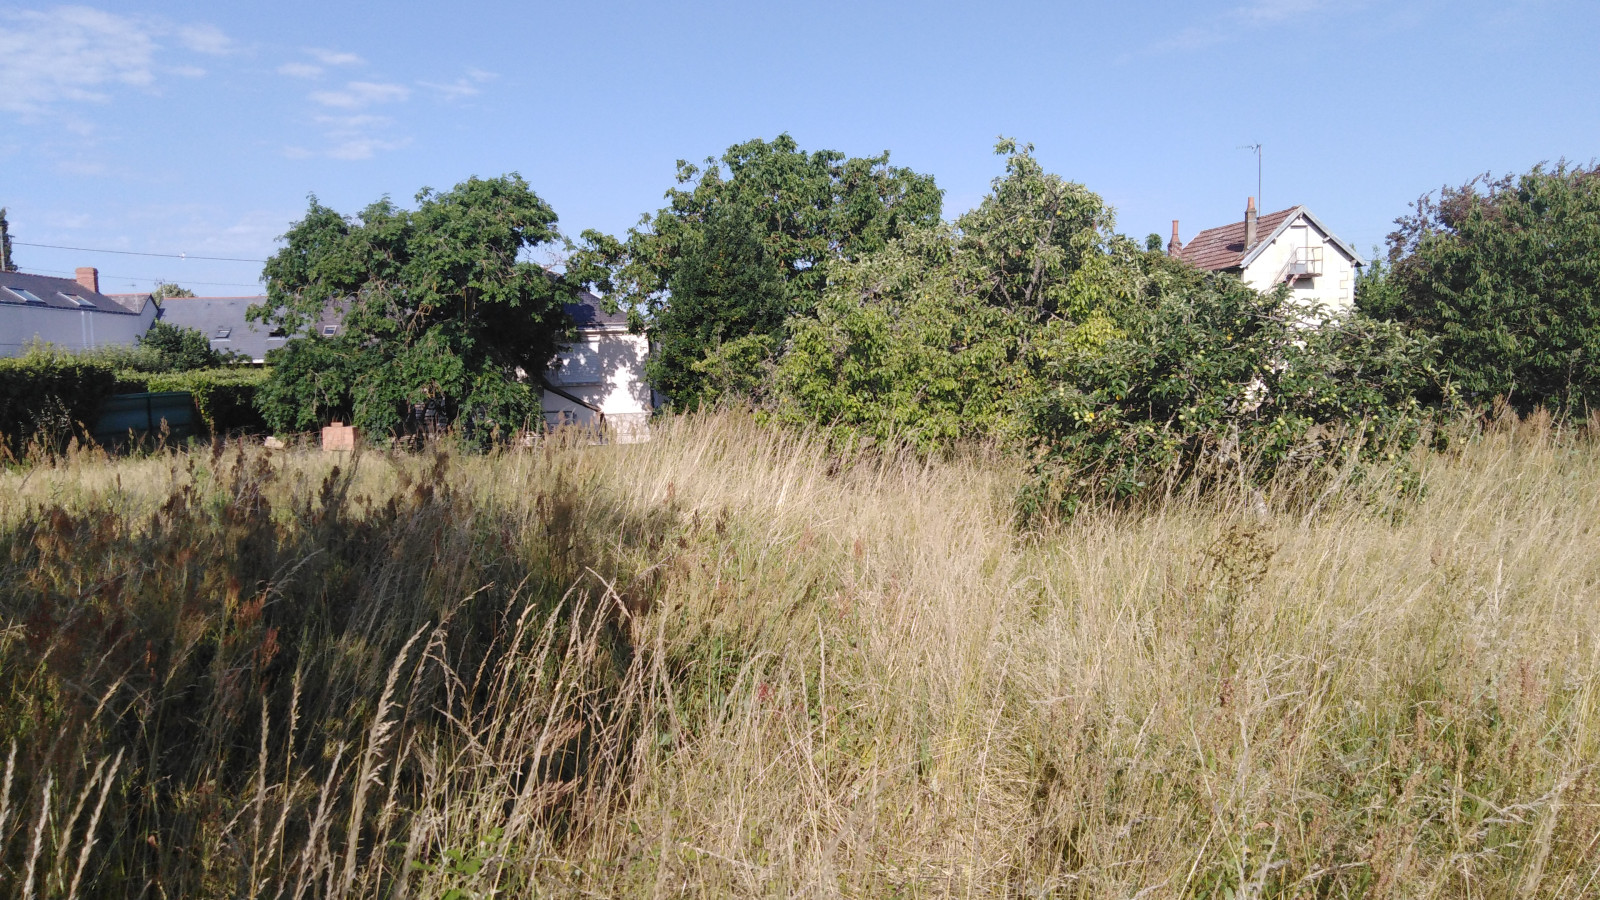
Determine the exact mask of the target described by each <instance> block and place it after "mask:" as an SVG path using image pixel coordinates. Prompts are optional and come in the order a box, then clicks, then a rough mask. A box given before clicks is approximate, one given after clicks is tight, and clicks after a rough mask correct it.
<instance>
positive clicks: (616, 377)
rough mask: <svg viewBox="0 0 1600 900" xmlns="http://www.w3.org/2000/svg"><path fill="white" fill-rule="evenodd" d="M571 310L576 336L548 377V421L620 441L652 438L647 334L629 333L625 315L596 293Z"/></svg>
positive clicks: (561, 354)
mask: <svg viewBox="0 0 1600 900" xmlns="http://www.w3.org/2000/svg"><path fill="white" fill-rule="evenodd" d="M567 314H568V315H570V316H572V318H573V321H574V322H576V323H577V326H578V337H577V339H576V340H575V341H573V342H572V343H571V344H570V345H568V346H567V348H566V349H565V350H563V351H561V353H560V355H559V356H558V357H557V364H556V366H555V367H554V368H553V370H552V371H551V372H550V373H549V374H548V375H547V376H545V385H544V388H545V390H544V415H545V421H546V422H547V423H548V424H549V425H551V426H560V425H580V426H584V427H588V428H592V429H595V430H597V431H600V432H602V433H604V434H605V435H606V436H607V437H609V438H610V439H611V440H615V441H617V442H618V443H624V444H627V443H636V442H639V441H647V440H649V439H650V411H651V410H652V409H653V408H654V407H655V394H654V392H653V391H651V389H650V385H649V384H648V383H646V381H645V374H644V364H645V361H646V360H647V359H648V358H649V356H650V341H649V339H648V338H647V337H645V336H644V335H642V334H634V333H631V332H630V331H629V330H628V317H627V315H626V314H624V313H620V312H618V313H608V312H606V311H605V310H604V309H602V308H601V304H600V298H598V297H596V296H594V295H593V294H587V293H586V294H584V297H583V302H581V303H570V304H568V305H567Z"/></svg>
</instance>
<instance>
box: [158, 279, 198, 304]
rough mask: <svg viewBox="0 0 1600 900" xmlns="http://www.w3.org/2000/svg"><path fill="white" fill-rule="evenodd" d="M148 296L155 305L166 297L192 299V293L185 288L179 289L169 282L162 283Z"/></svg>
mask: <svg viewBox="0 0 1600 900" xmlns="http://www.w3.org/2000/svg"><path fill="white" fill-rule="evenodd" d="M150 296H151V297H152V298H153V299H154V300H155V301H156V302H157V303H160V302H161V301H163V300H165V299H167V298H168V297H180V298H181V297H193V296H194V291H191V290H189V289H188V288H186V287H179V286H178V285H176V284H174V283H172V282H170V281H163V282H161V283H160V284H158V285H156V289H155V290H153V291H151V292H150Z"/></svg>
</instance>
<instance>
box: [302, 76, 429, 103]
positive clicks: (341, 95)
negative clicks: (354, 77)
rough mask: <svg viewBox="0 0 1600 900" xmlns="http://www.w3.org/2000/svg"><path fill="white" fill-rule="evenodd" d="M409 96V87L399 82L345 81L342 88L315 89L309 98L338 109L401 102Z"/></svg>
mask: <svg viewBox="0 0 1600 900" xmlns="http://www.w3.org/2000/svg"><path fill="white" fill-rule="evenodd" d="M410 97H411V89H410V88H408V87H406V86H404V85H399V84H385V83H382V82H375V81H351V82H347V83H346V84H345V86H344V89H343V90H338V91H315V92H313V93H312V94H311V99H312V100H315V101H316V102H318V103H320V104H322V105H323V106H332V107H336V108H338V109H363V108H365V107H368V106H372V105H375V104H378V103H403V102H405V101H406V100H408V99H410Z"/></svg>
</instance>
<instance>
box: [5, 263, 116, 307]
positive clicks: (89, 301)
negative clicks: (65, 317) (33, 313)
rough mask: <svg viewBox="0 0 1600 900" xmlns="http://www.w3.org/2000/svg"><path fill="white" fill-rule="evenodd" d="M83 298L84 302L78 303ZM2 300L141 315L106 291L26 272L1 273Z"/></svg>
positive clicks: (68, 279)
mask: <svg viewBox="0 0 1600 900" xmlns="http://www.w3.org/2000/svg"><path fill="white" fill-rule="evenodd" d="M30 298H33V299H30ZM74 298H77V299H74ZM35 300H37V302H35ZM80 300H81V301H82V302H79V301H80ZM0 303H12V304H16V305H19V306H47V307H50V308H52V309H70V310H83V309H92V310H94V311H95V312H99V313H105V314H106V315H112V316H135V315H138V314H139V309H138V308H133V309H130V308H128V307H126V306H124V305H122V304H121V303H118V302H117V301H115V300H113V299H111V298H110V297H107V296H106V295H105V294H102V293H99V292H98V291H91V290H89V289H88V288H86V287H84V286H83V285H81V284H79V283H78V282H77V281H75V280H73V279H71V278H52V277H50V276H48V275H29V274H27V273H26V272H0Z"/></svg>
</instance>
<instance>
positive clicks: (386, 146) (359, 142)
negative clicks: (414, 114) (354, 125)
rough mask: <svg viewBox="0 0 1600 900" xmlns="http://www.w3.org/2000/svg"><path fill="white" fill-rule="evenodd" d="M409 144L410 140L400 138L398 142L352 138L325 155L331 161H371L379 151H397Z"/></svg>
mask: <svg viewBox="0 0 1600 900" xmlns="http://www.w3.org/2000/svg"><path fill="white" fill-rule="evenodd" d="M409 143H411V139H410V138H400V139H398V140H384V139H382V138H375V137H363V138H354V139H351V140H348V141H345V142H343V143H340V144H335V145H334V146H332V147H330V148H328V152H327V155H328V156H329V157H330V158H332V159H348V160H360V159H371V158H372V157H373V156H375V155H377V153H378V152H379V151H387V150H399V149H400V148H401V147H404V146H406V145H407V144H409Z"/></svg>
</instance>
